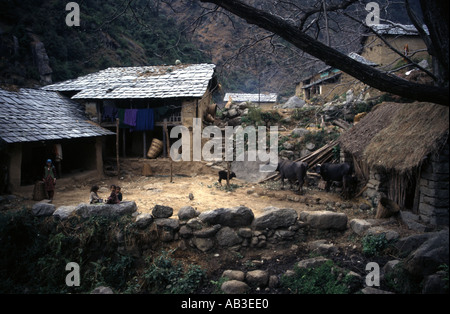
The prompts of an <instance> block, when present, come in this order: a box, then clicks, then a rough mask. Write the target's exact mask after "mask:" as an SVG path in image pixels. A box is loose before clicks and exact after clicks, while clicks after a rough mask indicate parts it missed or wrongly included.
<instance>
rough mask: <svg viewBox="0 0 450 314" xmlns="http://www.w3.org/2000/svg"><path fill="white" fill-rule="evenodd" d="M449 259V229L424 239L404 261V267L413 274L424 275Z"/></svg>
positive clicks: (435, 269) (431, 272) (434, 270)
mask: <svg viewBox="0 0 450 314" xmlns="http://www.w3.org/2000/svg"><path fill="white" fill-rule="evenodd" d="M448 261H449V231H448V230H443V231H440V232H438V233H437V234H436V235H435V236H433V237H431V238H430V239H428V240H427V241H425V242H424V243H423V244H422V245H421V246H420V247H419V248H418V249H417V250H415V251H414V252H412V253H411V254H410V255H409V256H408V257H407V259H406V261H405V262H404V268H405V269H406V270H407V271H408V272H409V273H410V274H411V275H414V276H419V277H426V276H428V275H431V274H433V273H435V272H436V271H438V267H439V266H440V265H442V264H447V265H448Z"/></svg>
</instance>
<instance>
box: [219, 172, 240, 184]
mask: <svg viewBox="0 0 450 314" xmlns="http://www.w3.org/2000/svg"><path fill="white" fill-rule="evenodd" d="M232 178H236V174H235V173H234V172H230V180H231V179H232ZM226 179H227V172H226V171H225V170H221V171H219V184H220V185H222V180H226Z"/></svg>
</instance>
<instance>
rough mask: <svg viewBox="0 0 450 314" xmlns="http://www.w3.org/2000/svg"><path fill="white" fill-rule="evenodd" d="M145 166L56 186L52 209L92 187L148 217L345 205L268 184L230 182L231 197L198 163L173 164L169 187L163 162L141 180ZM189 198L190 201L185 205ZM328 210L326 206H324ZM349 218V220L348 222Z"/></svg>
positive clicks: (130, 164) (78, 199)
mask: <svg viewBox="0 0 450 314" xmlns="http://www.w3.org/2000/svg"><path fill="white" fill-rule="evenodd" d="M143 162H148V160H128V161H126V163H124V167H125V168H126V169H127V170H126V172H125V173H126V174H125V175H124V176H123V177H121V178H120V179H119V178H117V177H104V178H101V179H92V177H93V175H92V173H84V174H79V175H77V176H72V177H69V178H64V179H61V180H59V181H58V183H57V189H56V193H55V198H54V200H53V204H54V205H55V206H56V207H59V206H63V205H78V204H80V203H87V202H88V201H89V190H90V187H91V185H93V184H96V185H98V186H99V187H100V191H99V193H98V194H99V196H100V197H102V198H107V197H108V195H109V185H110V184H116V185H120V186H121V188H122V193H123V199H124V200H131V201H135V202H136V204H137V206H138V211H139V212H142V213H146V212H151V210H152V209H153V207H154V205H156V204H159V205H166V206H170V207H172V208H173V209H174V216H176V215H177V212H178V210H179V209H180V208H181V207H183V206H192V207H194V208H196V209H197V210H198V211H200V212H203V211H207V210H213V209H216V208H221V207H234V206H239V205H244V206H247V207H249V208H251V209H252V210H253V212H254V214H255V216H258V215H259V214H261V213H262V210H263V209H264V208H266V207H268V206H275V207H279V208H294V209H296V210H297V211H298V212H301V211H304V210H309V209H325V208H326V207H327V206H334V204H336V203H343V202H344V200H342V198H341V197H340V196H339V195H338V194H336V193H326V192H324V191H321V190H318V189H317V188H305V189H304V190H305V193H304V195H298V194H296V193H295V192H294V191H293V190H290V189H289V184H287V185H286V187H287V189H286V190H281V189H280V183H279V182H276V181H269V182H267V183H265V184H254V183H247V182H244V181H242V180H238V179H233V180H232V181H231V183H232V187H234V188H233V189H232V190H231V191H226V189H225V185H226V182H223V186H222V187H221V186H220V185H219V184H218V182H217V179H218V176H217V171H218V170H217V169H215V168H211V167H209V166H206V165H205V164H203V163H196V164H192V163H185V164H180V163H178V164H174V178H173V182H172V183H171V182H170V177H169V173H170V168H169V165H168V163H167V162H166V161H165V160H153V161H151V167H152V170H153V172H154V175H153V176H148V177H147V176H142V175H141V172H140V170H141V168H142V163H143ZM32 192H33V187H32V186H28V187H23V188H22V189H21V193H20V194H21V195H22V196H26V197H28V198H29V200H27V201H26V203H27V205H29V206H32V204H34V203H35V201H33V200H31V195H32ZM189 193H192V194H193V196H194V199H192V200H190V199H189ZM361 202H364V200H363V199H357V200H352V201H351V202H347V203H348V204H349V206H348V207H349V208H355V209H356V208H358V206H359V204H360V203H361ZM329 204H331V205H329ZM349 218H350V217H349Z"/></svg>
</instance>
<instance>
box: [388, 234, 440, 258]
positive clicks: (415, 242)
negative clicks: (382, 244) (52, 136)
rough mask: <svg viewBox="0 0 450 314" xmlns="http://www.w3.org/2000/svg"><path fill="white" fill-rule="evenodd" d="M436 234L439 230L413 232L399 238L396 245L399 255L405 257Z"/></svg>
mask: <svg viewBox="0 0 450 314" xmlns="http://www.w3.org/2000/svg"><path fill="white" fill-rule="evenodd" d="M435 235H437V232H430V233H422V234H413V235H410V236H407V237H404V238H401V239H399V240H398V241H397V242H396V243H395V244H394V246H395V248H396V249H397V250H398V251H399V256H400V257H405V256H407V255H409V254H410V253H412V252H413V251H415V250H417V249H418V248H419V247H420V246H421V245H422V244H423V243H425V242H426V241H427V240H428V239H430V238H432V237H434V236H435Z"/></svg>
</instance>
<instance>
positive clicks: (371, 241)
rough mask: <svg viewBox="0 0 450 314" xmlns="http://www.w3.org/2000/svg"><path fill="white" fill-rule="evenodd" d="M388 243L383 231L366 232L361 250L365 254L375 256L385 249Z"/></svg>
mask: <svg viewBox="0 0 450 314" xmlns="http://www.w3.org/2000/svg"><path fill="white" fill-rule="evenodd" d="M388 243H389V242H388V240H387V239H386V235H385V234H384V233H380V234H378V235H373V234H368V235H366V236H364V238H363V239H362V246H363V249H362V252H363V253H364V254H365V255H366V256H377V255H379V254H380V253H381V252H382V251H383V250H384V249H386V247H387V245H388Z"/></svg>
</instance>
